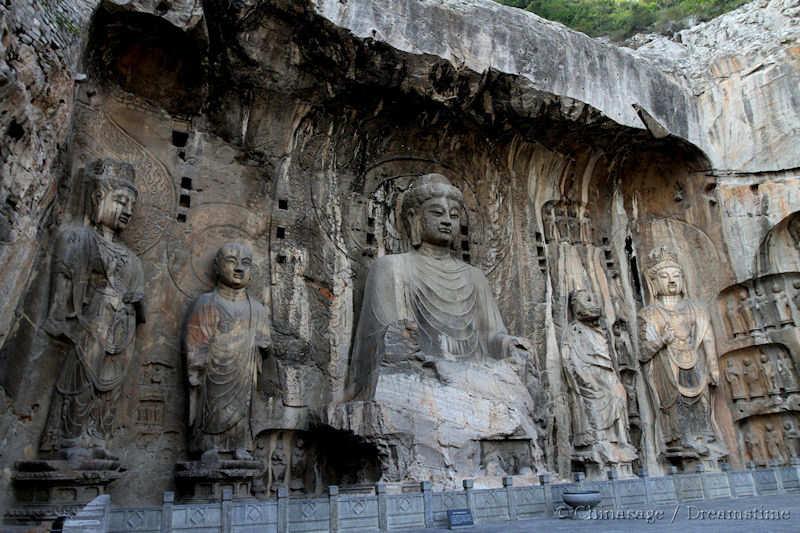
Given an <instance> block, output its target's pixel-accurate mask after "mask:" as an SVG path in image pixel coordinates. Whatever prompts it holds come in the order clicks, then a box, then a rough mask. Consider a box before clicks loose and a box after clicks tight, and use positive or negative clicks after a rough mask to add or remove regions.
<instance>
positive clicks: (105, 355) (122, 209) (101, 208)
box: [42, 159, 144, 460]
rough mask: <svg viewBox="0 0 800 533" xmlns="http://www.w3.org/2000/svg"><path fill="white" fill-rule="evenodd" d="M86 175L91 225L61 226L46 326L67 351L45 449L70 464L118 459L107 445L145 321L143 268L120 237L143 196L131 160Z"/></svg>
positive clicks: (100, 165) (92, 167) (91, 168)
mask: <svg viewBox="0 0 800 533" xmlns="http://www.w3.org/2000/svg"><path fill="white" fill-rule="evenodd" d="M85 177H86V179H87V185H88V197H87V200H88V205H89V208H90V209H89V213H88V215H89V220H88V222H89V224H83V225H76V226H68V227H66V228H65V229H63V230H62V231H61V233H60V234H59V236H58V239H57V241H56V244H55V248H54V251H53V259H52V261H53V262H52V274H51V276H52V279H51V285H50V305H49V309H48V316H47V321H46V323H45V325H44V329H45V331H47V333H49V334H50V335H51V336H53V337H55V338H57V339H59V340H61V341H64V342H65V343H66V344H67V345H68V348H67V349H66V354H67V355H66V357H65V358H64V361H63V364H62V365H61V375H60V376H59V378H58V381H57V382H56V390H55V395H54V397H53V403H52V404H51V406H50V416H49V417H48V422H47V427H46V429H45V434H44V436H43V439H42V448H43V450H51V451H56V452H60V453H61V455H63V456H64V457H65V458H66V459H69V460H73V459H75V460H79V459H114V457H113V456H111V454H110V453H109V451H108V442H107V441H108V439H109V437H110V435H111V432H112V430H113V423H114V420H115V418H116V407H117V403H118V401H119V398H120V396H121V392H122V385H123V382H124V380H125V377H126V375H127V374H128V371H129V368H130V363H131V360H132V359H133V356H134V339H135V337H136V325H137V324H138V323H141V322H144V309H143V298H144V276H143V274H142V264H141V262H140V261H139V258H138V257H137V256H136V254H135V253H134V252H133V251H131V250H130V248H128V247H127V246H125V244H123V243H122V242H120V240H119V234H120V232H121V231H122V230H123V229H124V228H125V226H127V225H128V222H130V220H131V217H132V216H133V207H134V204H135V203H136V199H137V197H138V191H137V190H136V186H135V185H134V183H133V180H134V170H133V167H132V166H131V165H130V164H129V163H123V162H120V161H113V160H110V159H103V160H98V161H94V162H92V163H90V164H89V165H88V166H87V167H86V172H85Z"/></svg>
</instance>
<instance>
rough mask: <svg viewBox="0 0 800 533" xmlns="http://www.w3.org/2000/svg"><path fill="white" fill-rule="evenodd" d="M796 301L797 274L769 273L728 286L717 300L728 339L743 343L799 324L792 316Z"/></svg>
mask: <svg viewBox="0 0 800 533" xmlns="http://www.w3.org/2000/svg"><path fill="white" fill-rule="evenodd" d="M798 302H800V279H799V278H798V274H797V273H782V274H770V275H767V276H762V277H760V278H754V279H751V280H748V281H746V282H743V283H740V284H737V285H734V286H732V287H728V288H727V289H725V290H723V291H722V292H721V293H720V297H719V299H718V309H719V313H720V317H721V318H722V322H723V323H724V324H725V327H726V329H727V331H726V334H727V342H728V343H732V345H736V346H742V345H743V344H746V343H751V342H753V341H754V340H755V341H756V342H764V340H765V339H769V338H775V336H776V335H784V334H785V333H787V332H788V331H790V330H791V329H792V328H793V327H794V326H796V325H798V324H800V321H798V320H796V319H795V316H797V314H798V313H800V309H798V307H797V305H798ZM731 347H732V346H731Z"/></svg>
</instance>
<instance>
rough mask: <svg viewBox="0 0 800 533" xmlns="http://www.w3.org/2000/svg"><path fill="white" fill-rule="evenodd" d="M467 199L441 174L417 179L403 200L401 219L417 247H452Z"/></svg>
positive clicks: (427, 175) (426, 175)
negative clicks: (424, 244)
mask: <svg viewBox="0 0 800 533" xmlns="http://www.w3.org/2000/svg"><path fill="white" fill-rule="evenodd" d="M463 209H464V196H463V195H462V194H461V191H459V190H458V189H457V188H456V187H454V186H453V185H452V184H451V183H450V180H448V179H447V178H446V177H444V176H442V175H441V174H425V175H424V176H420V177H419V178H417V179H416V180H415V181H414V183H413V185H412V187H411V189H409V190H408V192H406V194H405V196H404V197H403V206H402V211H401V218H402V220H403V223H404V224H405V226H406V231H407V232H408V236H409V238H410V240H411V245H412V246H413V247H414V248H417V247H419V246H420V245H421V244H422V243H423V242H426V243H429V244H433V245H436V246H441V247H450V246H452V244H453V243H454V242H455V240H456V238H457V236H458V235H459V231H460V229H461V212H462V210H463Z"/></svg>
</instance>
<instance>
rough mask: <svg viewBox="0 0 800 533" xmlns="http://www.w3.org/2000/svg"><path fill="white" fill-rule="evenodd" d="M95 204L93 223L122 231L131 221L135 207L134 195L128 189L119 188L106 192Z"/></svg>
mask: <svg viewBox="0 0 800 533" xmlns="http://www.w3.org/2000/svg"><path fill="white" fill-rule="evenodd" d="M101 194H102V197H100V198H99V201H98V203H97V208H96V211H95V223H97V224H100V225H102V226H106V227H108V228H111V229H112V230H114V231H122V230H123V229H125V226H127V225H128V223H129V222H130V221H131V217H132V216H133V207H134V205H136V195H135V194H134V193H133V191H131V190H130V189H127V188H125V187H120V188H116V189H111V190H110V191H106V192H105V194H103V193H102V192H98V196H99V195H101Z"/></svg>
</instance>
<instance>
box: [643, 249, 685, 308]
mask: <svg viewBox="0 0 800 533" xmlns="http://www.w3.org/2000/svg"><path fill="white" fill-rule="evenodd" d="M646 278H647V286H648V288H649V289H650V294H651V295H653V296H654V297H656V298H658V297H661V296H685V295H686V285H685V283H684V279H683V268H681V265H680V263H678V256H677V255H675V253H674V252H672V251H670V250H667V249H666V248H658V249H656V250H653V252H652V253H651V254H650V266H649V268H648V269H647V272H646Z"/></svg>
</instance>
